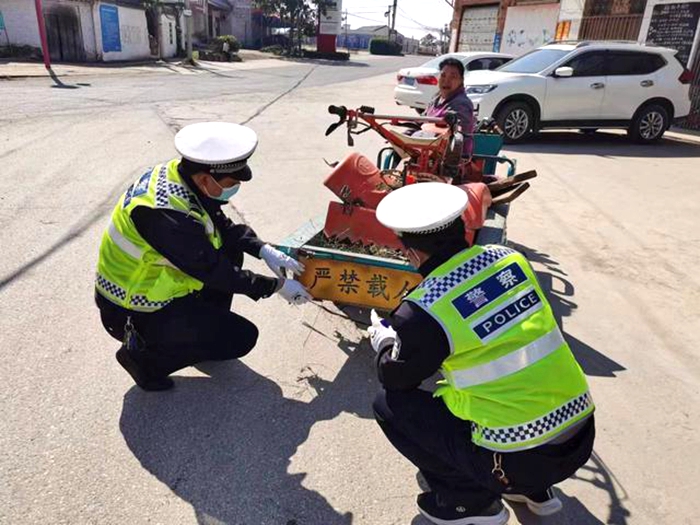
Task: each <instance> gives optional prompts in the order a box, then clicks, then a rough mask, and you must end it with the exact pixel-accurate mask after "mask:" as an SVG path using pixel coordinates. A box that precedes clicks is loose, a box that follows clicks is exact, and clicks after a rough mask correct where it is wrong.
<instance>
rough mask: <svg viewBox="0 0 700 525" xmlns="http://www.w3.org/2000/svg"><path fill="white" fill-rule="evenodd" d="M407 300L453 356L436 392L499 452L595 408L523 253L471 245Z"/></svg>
mask: <svg viewBox="0 0 700 525" xmlns="http://www.w3.org/2000/svg"><path fill="white" fill-rule="evenodd" d="M405 300H408V301H411V302H413V303H415V304H416V305H418V306H420V307H421V308H422V309H423V310H425V311H426V312H428V313H429V314H430V315H431V316H432V317H433V318H434V319H435V320H436V321H437V322H438V323H439V324H440V325H441V326H442V328H443V330H444V331H445V334H446V335H447V338H448V341H449V343H450V356H449V357H448V358H447V359H445V361H444V362H443V363H442V368H441V372H442V374H443V376H444V378H445V381H444V383H443V386H442V387H440V388H439V389H438V391H437V392H436V395H437V396H440V397H442V399H443V401H444V402H445V404H446V405H447V407H448V408H449V410H450V411H451V412H452V413H453V414H454V415H455V416H456V417H459V418H461V419H463V420H467V421H471V422H472V441H473V442H474V443H475V444H477V445H479V446H482V447H484V448H487V449H491V450H496V451H505V452H508V451H516V450H524V449H528V448H532V447H536V446H538V445H541V444H544V443H546V442H548V441H550V440H552V439H554V438H555V437H556V436H557V435H559V434H561V433H562V432H563V431H565V430H566V429H567V428H569V427H571V426H572V425H574V424H575V423H577V422H578V421H581V420H583V419H584V418H586V417H587V416H588V415H590V414H591V413H592V412H593V410H594V405H593V401H592V399H591V396H590V393H589V389H588V384H587V382H586V378H585V376H584V374H583V372H582V371H581V368H580V367H579V365H578V363H577V362H576V360H575V358H574V356H573V354H572V353H571V350H570V349H569V346H568V345H567V343H566V341H565V340H564V338H563V336H562V334H561V332H560V330H559V327H558V326H557V322H556V319H555V317H554V315H553V314H552V309H551V307H550V305H549V303H548V302H547V299H546V297H545V294H544V292H543V291H542V289H541V288H540V285H539V283H538V282H537V278H536V277H535V274H534V272H533V270H532V268H531V266H530V264H529V263H528V261H527V259H525V257H524V256H522V255H521V254H520V253H518V252H516V251H514V250H511V249H509V248H506V247H504V246H474V247H472V248H469V249H467V250H464V251H462V252H460V253H458V254H457V255H455V256H454V257H452V258H451V259H450V260H449V261H447V262H445V263H444V264H443V265H441V266H440V267H438V268H436V269H435V270H434V271H433V272H432V273H431V274H430V275H428V276H427V277H426V279H425V280H424V281H423V282H421V284H420V285H419V286H418V287H417V288H416V289H414V290H413V292H411V293H410V294H409V295H408V296H407V297H406V299H405Z"/></svg>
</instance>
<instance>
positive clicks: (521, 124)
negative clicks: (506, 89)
mask: <svg viewBox="0 0 700 525" xmlns="http://www.w3.org/2000/svg"><path fill="white" fill-rule="evenodd" d="M496 120H497V122H498V125H499V126H500V128H501V129H502V130H503V141H504V142H505V143H506V144H513V143H514V142H519V141H521V140H523V139H526V138H527V137H528V136H529V135H530V133H532V131H533V128H534V122H533V120H534V119H533V116H532V108H531V107H530V106H529V104H526V103H525V102H511V103H510V104H506V105H505V106H504V108H503V109H502V110H501V111H500V112H499V113H498V117H496Z"/></svg>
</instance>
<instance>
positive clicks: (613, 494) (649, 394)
mask: <svg viewBox="0 0 700 525" xmlns="http://www.w3.org/2000/svg"><path fill="white" fill-rule="evenodd" d="M411 62H413V63H416V62H420V59H415V58H413V59H411V58H407V59H401V60H398V59H379V60H372V61H369V60H368V61H367V64H368V65H366V66H344V67H343V66H326V65H321V64H299V65H289V64H285V65H283V66H279V67H274V68H272V67H270V68H258V69H255V70H252V69H251V70H248V71H240V73H239V72H236V73H235V75H233V73H231V75H232V76H234V77H235V78H231V77H223V76H221V75H220V74H212V73H201V74H197V75H179V74H175V73H168V74H165V73H163V74H150V73H149V74H139V75H125V76H122V75H111V76H109V77H107V76H104V77H94V78H93V77H67V78H64V79H63V82H64V83H66V84H70V85H73V86H75V89H70V88H54V87H51V84H52V83H51V82H50V81H48V80H22V81H10V82H0V100H2V105H3V112H2V115H0V162H1V164H0V165H1V166H2V177H0V247H1V248H2V252H1V253H2V254H1V255H0V352H1V358H0V413H2V423H1V425H2V426H0V480H1V481H0V523H110V524H111V523H115V524H116V523H119V524H121V523H164V524H171V523H200V524H220V523H227V524H235V525H262V524H271V525H273V524H274V525H280V524H281V525H336V524H342V525H349V524H354V525H385V524H389V525H407V524H411V525H425V521H423V520H422V518H419V517H418V516H417V512H416V509H415V505H414V501H415V496H416V494H417V493H418V492H419V491H420V490H421V489H420V487H419V484H418V482H417V480H416V477H415V469H414V468H413V467H412V466H411V465H410V464H408V462H406V461H405V460H403V459H402V458H401V457H400V456H399V455H398V454H397V453H396V452H395V451H394V450H393V449H392V448H391V447H390V445H389V444H388V443H387V442H386V441H385V439H384V437H383V435H382V434H381V432H380V431H379V429H378V427H377V426H376V424H375V423H374V421H373V418H372V414H371V401H372V398H373V395H374V392H375V390H376V387H377V385H376V380H375V377H374V370H373V363H372V352H371V350H370V349H369V347H368V345H367V341H366V339H365V338H364V335H363V332H362V329H361V327H359V326H357V325H356V324H354V323H352V322H350V321H348V320H346V319H343V318H342V317H341V316H342V315H343V312H340V311H335V310H332V312H327V311H325V310H321V309H320V308H318V307H317V306H315V305H306V306H304V307H290V306H288V305H286V304H285V303H284V302H283V301H282V300H281V299H279V298H277V297H274V298H271V299H269V300H265V301H260V302H258V303H254V302H252V301H250V300H248V299H246V298H237V299H236V300H235V301H234V309H235V310H236V311H238V312H239V313H241V314H242V315H246V316H247V317H249V318H250V319H251V320H253V321H254V322H255V323H256V324H257V325H258V326H259V328H260V330H261V336H260V340H259V344H258V347H257V348H256V349H255V350H254V351H253V352H252V353H251V354H249V355H248V356H246V357H245V358H244V359H242V360H241V361H240V362H235V363H224V364H205V365H203V366H201V367H199V368H191V369H187V370H184V371H182V372H180V373H178V374H176V377H175V382H176V388H175V389H174V390H172V391H170V392H165V393H158V394H153V393H151V394H147V393H143V392H141V391H140V390H138V389H137V388H135V387H134V386H133V384H132V383H131V381H130V379H129V377H128V376H127V375H126V374H125V373H124V372H123V371H122V370H121V369H120V368H119V366H118V365H117V363H116V362H115V360H114V357H113V354H114V351H115V350H116V349H117V344H116V343H115V342H114V341H113V340H111V339H110V338H109V337H108V336H107V335H106V334H105V333H104V332H103V330H102V328H101V325H100V322H99V319H98V315H97V311H96V308H95V307H94V304H93V300H92V294H93V291H92V279H93V276H94V268H95V262H96V257H97V248H98V245H99V241H100V237H101V235H102V231H103V228H104V227H105V224H106V221H107V219H108V216H109V213H110V211H111V208H112V206H113V205H114V203H115V202H116V199H117V198H118V196H119V194H120V193H121V192H122V191H123V190H124V189H125V187H126V186H127V185H128V184H129V183H130V182H131V181H132V180H133V179H134V178H135V177H136V176H137V175H138V174H139V173H140V172H141V170H142V169H143V167H144V166H148V165H152V164H153V163H156V162H159V161H162V160H166V159H168V158H171V157H172V156H174V155H175V151H174V149H173V146H172V137H173V131H174V130H175V129H177V128H178V127H180V126H182V125H184V124H187V123H189V122H194V121H201V120H207V119H224V120H230V121H234V122H245V121H247V122H249V125H250V126H252V127H253V128H254V129H255V130H256V131H257V132H258V134H259V136H260V146H259V149H258V151H257V152H256V154H255V156H254V157H253V159H252V166H253V169H254V173H255V178H254V180H253V181H252V182H251V183H250V184H247V185H246V187H245V188H243V189H242V191H241V192H239V194H238V195H237V196H236V197H235V199H234V200H233V202H232V206H231V207H230V209H229V212H230V214H231V215H232V216H234V217H237V218H238V219H239V220H245V221H246V222H248V223H249V224H251V225H252V226H254V227H255V229H256V230H257V231H258V233H259V234H260V235H261V237H263V238H265V239H267V240H269V241H272V242H274V241H279V240H281V239H282V238H283V237H285V236H286V235H287V234H288V233H290V232H291V231H293V230H294V229H296V227H297V226H298V225H300V224H302V223H303V222H304V221H305V220H307V219H308V218H311V217H314V216H316V215H318V214H322V213H323V212H324V211H325V208H326V206H327V203H328V200H329V199H330V198H332V195H331V194H330V192H328V190H327V189H326V188H325V187H323V185H322V181H323V179H324V177H325V176H326V175H327V173H328V168H327V166H326V165H325V164H324V162H323V159H324V158H325V159H327V160H329V161H330V160H335V159H338V158H341V157H342V156H343V155H345V154H346V153H347V152H348V151H349V150H348V148H347V146H346V145H345V144H344V137H343V136H342V134H341V133H340V132H338V133H336V134H335V135H332V136H331V137H329V138H324V137H323V131H324V130H325V128H326V126H327V125H328V124H329V123H330V122H331V121H332V119H330V118H329V115H327V113H326V112H325V108H326V107H327V105H328V104H330V103H341V104H346V105H349V106H359V105H360V104H371V105H375V106H377V108H378V109H379V110H381V111H396V107H395V106H394V104H393V100H392V97H391V90H392V87H393V83H394V77H393V74H392V73H393V72H394V71H395V70H396V69H398V68H399V67H402V66H403V65H406V64H408V63H411ZM78 83H81V84H89V85H84V86H78ZM356 142H357V143H356V149H358V150H360V151H362V152H364V153H366V154H367V155H368V156H369V157H370V158H372V157H373V156H374V154H375V152H376V151H377V149H378V148H379V147H380V146H381V145H382V142H381V141H380V140H378V139H377V138H376V137H372V136H371V135H369V134H366V135H363V136H362V137H358V139H357V141H356ZM507 154H508V155H509V156H512V157H514V158H516V159H517V161H518V166H519V171H524V170H526V169H530V168H535V169H537V170H538V173H539V177H538V178H537V179H536V180H535V181H534V182H533V185H532V186H533V187H532V189H531V190H530V191H528V192H527V193H526V194H525V195H523V196H522V197H521V198H520V199H519V200H518V201H516V203H515V204H514V205H513V208H512V212H511V216H510V218H509V239H510V242H511V243H512V244H513V245H514V246H516V247H518V248H519V249H521V250H523V251H524V252H525V253H526V254H527V255H528V256H529V257H530V258H531V259H532V260H533V263H534V265H535V268H536V270H537V271H538V273H539V276H540V278H541V281H542V283H543V286H544V287H545V288H546V289H547V290H548V291H549V296H550V300H551V301H552V304H553V306H554V308H555V311H556V312H557V315H558V316H559V318H560V320H561V323H562V325H563V328H564V332H565V334H566V337H567V339H568V341H569V343H570V344H571V346H572V349H573V350H574V352H575V354H576V356H577V358H578V359H579V361H580V362H581V364H582V367H583V368H584V371H585V372H586V374H587V375H588V378H589V381H590V383H591V388H592V391H593V395H594V399H595V401H596V404H597V407H598V411H597V422H598V438H597V442H596V453H595V455H594V457H593V458H592V460H591V461H590V462H589V464H588V465H587V466H586V467H585V468H584V469H582V470H581V471H580V472H579V474H578V475H577V477H576V478H574V479H572V480H569V481H567V482H565V483H563V484H561V485H560V486H559V487H558V489H557V490H558V493H559V495H560V497H561V498H562V499H563V500H564V503H565V510H564V511H563V512H562V513H561V514H559V515H558V516H555V517H552V518H549V519H541V520H537V519H535V518H533V517H532V516H531V515H529V514H528V513H527V511H525V510H523V508H522V507H520V506H515V507H513V511H514V512H513V513H512V518H511V525H514V524H516V523H521V524H524V525H534V524H545V525H549V524H563V525H574V524H575V525H598V524H603V523H605V524H608V523H609V524H615V525H628V524H629V525H638V524H639V525H647V524H648V525H652V524H653V525H658V524H661V523H673V524H695V523H698V522H699V521H700V514H699V513H698V511H697V510H696V506H695V505H694V503H695V502H694V496H696V495H697V494H698V493H700V483H699V482H698V478H697V472H698V471H700V456H699V453H698V446H697V445H698V437H697V436H698V431H699V430H700V428H699V425H698V418H699V416H700V408H698V407H700V394H699V390H700V389H699V387H698V385H699V384H700V382H699V381H698V380H699V379H700V365H699V364H698V363H699V361H698V353H697V348H698V346H700V337H699V336H698V333H699V332H700V321H698V319H699V318H700V279H699V278H698V276H697V272H695V264H696V261H697V259H698V256H699V255H700V233H698V229H697V228H698V221H697V217H698V216H700V209H699V208H700V204H699V203H700V190H699V189H698V185H697V183H696V178H697V171H698V169H697V167H698V158H699V157H700V146H699V145H698V144H694V143H690V142H680V141H675V140H666V141H664V142H662V143H661V144H659V145H656V146H635V145H630V144H629V143H628V142H627V141H626V139H625V138H624V136H622V135H619V134H613V133H598V134H596V135H593V136H590V137H589V136H582V135H580V134H578V133H575V132H568V133H563V132H562V133H546V134H543V135H542V136H540V137H539V138H537V139H534V140H533V141H531V142H530V143H527V144H524V145H521V146H517V147H512V148H509V149H508V150H507ZM250 264H251V267H252V268H254V269H257V270H259V271H261V272H263V271H265V270H264V267H263V266H261V265H260V263H259V262H258V261H250ZM232 337H235V334H232Z"/></svg>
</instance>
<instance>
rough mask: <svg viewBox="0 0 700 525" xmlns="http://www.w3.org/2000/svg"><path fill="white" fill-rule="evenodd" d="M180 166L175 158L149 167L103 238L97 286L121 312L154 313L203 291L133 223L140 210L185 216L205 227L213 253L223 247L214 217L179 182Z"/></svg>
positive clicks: (124, 198) (122, 201)
mask: <svg viewBox="0 0 700 525" xmlns="http://www.w3.org/2000/svg"><path fill="white" fill-rule="evenodd" d="M179 163H180V161H179V160H177V159H175V160H171V161H170V162H168V163H166V164H162V165H158V166H156V167H155V168H153V169H150V168H149V169H148V170H147V171H146V172H145V173H144V174H143V175H141V177H139V179H138V180H137V181H136V182H134V183H133V184H132V185H131V186H129V188H128V189H127V190H126V192H125V193H124V195H122V197H121V198H120V199H119V202H118V203H117V205H116V207H115V208H114V211H113V212H112V216H111V219H110V223H109V226H108V227H107V229H106V231H105V232H104V234H103V235H102V243H101V245H100V256H99V260H98V263H97V276H96V279H95V287H96V289H97V292H98V293H99V294H101V295H102V296H104V297H105V298H107V299H109V300H110V301H112V302H113V303H115V304H117V305H119V306H121V307H122V308H126V309H128V310H134V311H138V312H153V311H156V310H159V309H161V308H163V307H164V306H165V305H167V304H168V303H170V301H172V300H173V299H175V298H177V297H183V296H185V295H187V294H190V293H192V292H194V291H196V290H201V289H202V287H203V283H202V282H201V281H199V280H197V279H195V278H194V277H191V276H189V275H187V274H186V273H184V272H183V271H181V270H179V269H178V268H176V267H175V266H174V265H173V264H171V263H170V261H168V260H167V259H165V258H164V257H163V256H162V255H161V254H160V253H158V252H157V251H156V250H155V249H154V248H152V247H151V246H150V245H149V244H148V243H147V242H146V241H145V240H144V239H143V237H141V235H140V234H139V232H138V230H137V229H136V226H135V225H134V222H133V221H132V219H131V212H132V211H133V210H134V208H136V207H137V206H147V207H149V208H165V209H171V210H176V211H179V212H182V213H185V214H187V215H189V216H190V217H192V218H194V219H195V220H197V221H199V222H200V223H202V226H203V227H204V229H205V231H206V234H207V237H208V238H209V241H210V242H211V243H212V245H213V246H214V248H216V249H219V248H220V247H221V245H222V240H221V235H220V233H219V232H218V231H217V230H216V228H215V227H214V223H213V222H212V220H211V217H210V216H209V215H208V214H207V212H206V210H205V209H204V207H203V206H202V205H201V203H200V202H199V200H198V198H197V196H196V195H195V194H194V193H193V192H192V190H190V189H189V187H188V186H187V184H186V183H185V182H184V181H183V180H182V178H181V177H180V174H179V173H178V166H179Z"/></svg>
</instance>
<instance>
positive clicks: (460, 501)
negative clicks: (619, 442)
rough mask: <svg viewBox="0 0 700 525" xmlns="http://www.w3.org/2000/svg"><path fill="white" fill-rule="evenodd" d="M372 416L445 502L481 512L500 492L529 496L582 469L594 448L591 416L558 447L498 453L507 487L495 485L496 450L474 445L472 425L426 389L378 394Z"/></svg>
mask: <svg viewBox="0 0 700 525" xmlns="http://www.w3.org/2000/svg"><path fill="white" fill-rule="evenodd" d="M374 413H375V417H376V419H377V422H378V423H379V426H380V427H381V429H382V431H383V432H384V434H385V435H386V437H387V438H388V439H389V441H390V442H391V444H392V445H394V447H395V448H396V449H397V450H398V451H399V452H400V453H401V454H402V455H403V456H405V457H406V458H407V459H408V460H409V461H411V462H412V463H413V464H414V465H415V466H416V467H418V469H419V470H420V472H421V474H422V475H423V477H424V478H425V480H426V482H427V483H428V485H429V486H430V489H431V490H432V491H433V492H436V493H438V494H439V495H440V497H441V500H442V501H444V502H446V503H447V504H455V505H463V506H465V507H467V509H468V510H469V511H473V512H475V513H476V512H479V511H481V510H483V509H484V508H485V507H487V506H488V505H490V504H491V503H493V502H494V501H495V500H496V499H499V498H500V497H501V494H502V493H504V492H508V493H513V494H525V495H533V494H537V493H541V492H543V491H544V490H546V489H547V488H549V487H551V486H552V485H554V484H555V483H558V482H560V481H563V480H565V479H567V478H569V477H570V476H572V475H573V474H574V472H576V470H578V469H579V468H580V467H581V466H583V465H584V464H585V463H586V461H588V458H589V457H590V455H591V452H592V450H593V441H594V437H595V424H594V421H593V416H591V417H590V418H589V419H588V421H587V422H586V423H585V424H584V425H583V426H582V427H581V429H580V430H579V431H578V432H577V433H576V434H574V436H573V437H572V438H570V439H569V440H567V441H565V442H564V443H561V444H556V445H541V446H539V447H536V448H533V449H530V450H526V451H521V452H510V453H501V454H498V456H499V457H500V458H499V459H500V461H501V465H502V468H503V470H504V472H505V475H506V478H507V479H508V484H504V483H502V482H501V481H499V480H498V479H497V478H496V476H495V475H494V474H492V472H491V471H492V469H493V468H494V452H493V451H491V450H487V449H485V448H482V447H478V446H476V445H474V444H473V443H472V441H471V423H470V422H469V421H464V420H462V419H459V418H457V417H455V416H454V415H453V414H452V413H451V412H450V411H449V409H448V408H447V406H446V405H445V403H444V401H442V399H440V398H436V397H433V394H432V393H430V392H427V391H425V390H420V389H413V390H391V391H387V390H382V391H380V392H379V394H378V395H377V397H376V399H375V401H374Z"/></svg>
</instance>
